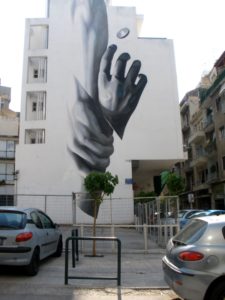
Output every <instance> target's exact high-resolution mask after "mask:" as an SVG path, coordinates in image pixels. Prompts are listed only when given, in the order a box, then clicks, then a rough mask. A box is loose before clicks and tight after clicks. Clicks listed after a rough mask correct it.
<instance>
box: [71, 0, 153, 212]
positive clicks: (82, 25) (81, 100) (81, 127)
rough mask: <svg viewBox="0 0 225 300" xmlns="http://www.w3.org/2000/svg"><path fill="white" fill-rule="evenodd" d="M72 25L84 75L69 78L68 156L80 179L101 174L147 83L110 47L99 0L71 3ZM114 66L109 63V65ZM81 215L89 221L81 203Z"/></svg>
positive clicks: (123, 33)
mask: <svg viewBox="0 0 225 300" xmlns="http://www.w3.org/2000/svg"><path fill="white" fill-rule="evenodd" d="M71 19H72V22H74V23H76V24H79V30H80V36H81V38H82V41H80V43H81V44H82V53H81V54H82V55H80V54H79V53H75V55H76V57H79V55H80V57H82V59H83V61H82V64H83V69H84V70H85V71H84V72H83V73H84V78H83V79H82V81H81V80H80V78H79V76H77V74H76V76H74V79H73V80H74V90H75V99H74V104H73V106H72V107H71V108H70V109H69V110H68V114H69V120H70V126H71V129H72V130H71V136H70V142H69V143H68V150H69V152H70V154H71V155H72V157H73V160H74V162H75V163H76V165H77V167H78V169H79V171H80V174H81V176H83V177H85V176H86V175H87V174H88V173H89V172H91V171H99V172H105V171H106V169H107V167H108V166H109V164H110V156H111V155H112V154H113V152H114V146H113V141H114V138H113V134H114V132H115V133H116V134H117V135H118V136H119V138H120V139H123V136H124V133H125V130H126V126H127V124H128V122H129V119H130V118H132V114H133V113H134V111H135V109H136V107H137V105H138V103H139V100H140V98H141V95H142V92H143V90H144V88H145V86H146V84H147V77H146V76H145V75H144V74H141V73H140V71H141V61H139V60H134V61H133V62H132V63H131V65H130V67H129V68H128V70H127V63H128V61H130V60H131V59H132V57H131V56H130V54H129V49H127V51H126V52H124V53H118V50H117V45H116V44H115V43H114V44H109V33H108V16H107V8H106V4H105V2H104V0H73V1H72V2H71ZM129 30H130V29H129V28H127V27H124V28H121V30H119V31H118V32H117V40H118V42H119V41H120V39H126V38H127V36H128V35H129ZM113 62H114V63H113ZM80 203H81V205H80V207H81V209H82V210H83V211H84V212H86V213H88V214H90V215H92V211H91V208H90V203H89V202H88V201H83V202H82V201H80Z"/></svg>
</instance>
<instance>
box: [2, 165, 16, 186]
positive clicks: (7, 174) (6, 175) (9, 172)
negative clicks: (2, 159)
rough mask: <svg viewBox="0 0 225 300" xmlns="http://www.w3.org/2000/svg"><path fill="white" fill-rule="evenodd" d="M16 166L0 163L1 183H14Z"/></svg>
mask: <svg viewBox="0 0 225 300" xmlns="http://www.w3.org/2000/svg"><path fill="white" fill-rule="evenodd" d="M13 174H14V164H10V163H0V181H5V182H6V183H13V181H14V175H13Z"/></svg>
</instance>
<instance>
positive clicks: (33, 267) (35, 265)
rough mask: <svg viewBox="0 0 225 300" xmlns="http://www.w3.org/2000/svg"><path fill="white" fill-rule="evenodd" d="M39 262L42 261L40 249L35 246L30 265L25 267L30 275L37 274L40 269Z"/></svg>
mask: <svg viewBox="0 0 225 300" xmlns="http://www.w3.org/2000/svg"><path fill="white" fill-rule="evenodd" d="M39 263H40V257H39V251H38V249H37V248H35V249H34V252H33V255H32V257H31V261H30V263H29V265H27V266H26V267H25V270H26V274H27V275H29V276H35V275H37V273H38V271H39Z"/></svg>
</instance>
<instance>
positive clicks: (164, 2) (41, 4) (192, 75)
mask: <svg viewBox="0 0 225 300" xmlns="http://www.w3.org/2000/svg"><path fill="white" fill-rule="evenodd" d="M45 2H46V1H45V0H0V37H1V43H0V78H1V83H2V85H5V86H9V87H11V88H12V101H11V105H10V107H11V109H13V110H17V111H19V110H20V97H21V81H22V61H23V45H24V26H25V18H33V17H42V16H43V17H44V16H45V13H46V11H45ZM113 4H115V5H118V4H119V5H130V4H131V5H132V6H136V7H137V12H138V13H140V14H144V20H145V21H144V26H143V32H142V34H143V35H144V36H149V37H166V38H169V39H172V40H173V41H174V50H175V59H176V68H177V81H178V93H179V100H182V98H183V96H184V95H185V93H186V92H188V91H189V90H191V89H194V88H195V87H196V86H197V84H198V83H199V81H200V78H201V76H202V74H203V73H205V72H208V71H209V70H210V69H211V68H212V66H213V64H214V62H215V61H216V60H217V58H218V57H219V56H220V55H221V54H222V52H223V51H224V50H225V37H224V36H225V35H224V11H225V1H224V0H213V1H212V0H113Z"/></svg>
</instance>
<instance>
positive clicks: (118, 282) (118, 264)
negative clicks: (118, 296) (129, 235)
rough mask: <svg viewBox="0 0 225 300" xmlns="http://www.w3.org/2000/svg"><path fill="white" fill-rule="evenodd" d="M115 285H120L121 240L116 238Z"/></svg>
mask: <svg viewBox="0 0 225 300" xmlns="http://www.w3.org/2000/svg"><path fill="white" fill-rule="evenodd" d="M117 245H118V246H117V249H118V250H117V251H118V252H117V285H118V286H120V285H121V241H120V240H119V239H117Z"/></svg>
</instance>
